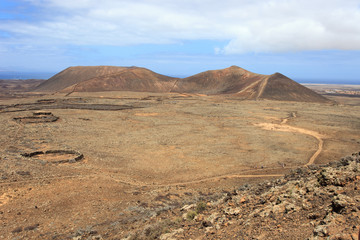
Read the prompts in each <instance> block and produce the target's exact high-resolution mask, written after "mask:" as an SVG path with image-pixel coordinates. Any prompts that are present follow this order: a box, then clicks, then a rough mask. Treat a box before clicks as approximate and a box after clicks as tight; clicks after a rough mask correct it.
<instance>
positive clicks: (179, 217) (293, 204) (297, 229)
mask: <svg viewBox="0 0 360 240" xmlns="http://www.w3.org/2000/svg"><path fill="white" fill-rule="evenodd" d="M359 154H360V153H354V154H352V155H351V156H348V157H345V158H342V159H341V160H340V161H338V162H333V163H329V164H327V165H324V166H315V165H310V166H309V167H303V168H298V169H296V170H294V171H292V172H291V173H290V174H288V175H286V176H285V177H283V178H280V179H277V180H274V181H266V182H263V183H260V184H256V185H254V186H250V185H243V186H241V187H239V188H237V189H235V190H234V191H232V192H227V193H223V194H222V195H219V198H217V199H212V200H211V199H207V198H206V197H203V199H198V201H197V202H193V203H190V204H187V205H184V206H182V207H178V208H172V209H169V210H167V211H163V212H158V213H157V214H158V215H156V214H155V215H154V216H152V217H150V218H149V219H147V220H143V223H142V225H143V226H144V227H143V228H141V227H140V228H139V229H136V230H134V231H129V233H128V235H127V237H125V238H123V239H128V240H130V239H162V240H165V239H168V240H169V239H339V240H340V239H344V240H345V239H348V240H351V239H353V240H355V239H358V232H359V226H360V190H359V187H358V183H359V180H360V157H359ZM212 197H214V196H213V195H212ZM97 237H98V238H99V239H101V238H104V239H108V238H110V239H116V233H110V232H109V234H108V235H106V234H105V235H104V236H97ZM74 239H96V238H95V237H93V238H91V235H89V233H85V234H84V235H81V234H80V235H79V236H76V237H74Z"/></svg>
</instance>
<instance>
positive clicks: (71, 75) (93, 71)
mask: <svg viewBox="0 0 360 240" xmlns="http://www.w3.org/2000/svg"><path fill="white" fill-rule="evenodd" d="M124 69H126V68H125V67H113V66H86V67H83V66H79V67H69V68H67V69H65V70H63V71H61V72H59V73H58V74H56V75H54V76H53V77H51V78H49V79H48V80H47V81H45V82H44V83H42V84H40V85H39V86H38V87H37V88H36V89H35V91H39V92H55V91H61V90H63V89H64V88H67V87H69V86H72V85H74V84H77V83H80V82H83V81H86V80H89V79H91V78H94V77H98V76H106V75H110V74H114V73H116V72H121V71H123V70H124Z"/></svg>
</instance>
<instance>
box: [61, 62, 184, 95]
mask: <svg viewBox="0 0 360 240" xmlns="http://www.w3.org/2000/svg"><path fill="white" fill-rule="evenodd" d="M176 80H177V78H172V77H167V76H164V75H161V74H157V73H155V72H152V71H150V70H148V69H145V68H137V67H132V68H126V69H124V70H122V71H120V72H117V73H114V74H111V75H103V76H97V77H94V78H91V79H89V80H86V81H82V82H79V83H76V84H74V85H72V86H69V87H67V88H65V89H63V90H62V91H63V92H98V91H133V92H169V89H171V88H172V87H173V85H174V83H175V82H176Z"/></svg>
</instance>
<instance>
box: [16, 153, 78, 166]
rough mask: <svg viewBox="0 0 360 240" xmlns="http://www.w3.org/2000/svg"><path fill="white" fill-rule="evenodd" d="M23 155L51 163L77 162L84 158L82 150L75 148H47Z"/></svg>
mask: <svg viewBox="0 0 360 240" xmlns="http://www.w3.org/2000/svg"><path fill="white" fill-rule="evenodd" d="M21 156H23V157H28V158H36V159H38V160H43V161H46V162H49V163H75V162H78V161H80V160H81V159H83V158H84V155H83V154H82V153H80V152H77V151H73V150H47V151H36V152H31V153H23V154H21Z"/></svg>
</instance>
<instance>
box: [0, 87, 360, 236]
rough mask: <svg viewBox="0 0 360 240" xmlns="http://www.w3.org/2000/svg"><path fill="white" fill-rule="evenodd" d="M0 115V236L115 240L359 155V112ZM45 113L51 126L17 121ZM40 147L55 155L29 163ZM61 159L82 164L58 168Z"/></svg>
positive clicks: (76, 104)
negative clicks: (252, 186)
mask: <svg viewBox="0 0 360 240" xmlns="http://www.w3.org/2000/svg"><path fill="white" fill-rule="evenodd" d="M352 101H353V99H352ZM352 103H353V102H352ZM0 107H1V110H0V122H1V133H2V134H1V135H0V152H1V156H0V158H1V159H0V169H1V173H0V174H1V182H0V213H1V214H0V219H1V225H0V232H1V233H0V238H2V239H16V237H18V238H27V239H67V238H70V239H71V237H76V236H78V235H81V234H79V233H81V232H88V233H91V232H93V233H94V234H95V235H96V234H100V235H101V236H107V237H108V238H109V239H120V238H122V237H125V236H127V234H128V233H129V232H130V231H132V230H136V229H137V228H140V227H141V226H142V221H145V220H144V219H151V218H152V219H154V221H156V218H157V211H169V209H171V208H172V206H182V205H184V204H186V203H187V202H192V201H196V200H197V199H202V198H204V197H208V198H211V197H214V198H215V196H216V194H218V193H221V192H222V191H232V190H233V189H236V188H238V187H239V186H241V185H243V184H249V183H254V182H259V181H263V180H264V179H269V178H276V177H278V176H281V175H283V174H285V173H287V172H288V171H289V170H290V169H294V168H296V167H299V166H304V165H308V164H312V163H315V164H323V163H327V162H331V161H334V160H338V159H339V158H341V157H343V156H345V155H347V154H349V153H352V152H355V151H358V150H359V147H360V117H359V114H358V113H359V112H360V105H359V104H352V105H344V104H337V103H303V102H291V101H287V102H286V101H271V100H258V101H257V100H241V99H239V98H236V97H232V96H230V95H220V96H205V95H199V94H180V93H144V92H143V93H139V92H138V93H135V92H97V93H72V94H70V95H69V94H60V93H57V94H52V95H46V96H38V97H36V96H31V97H28V98H17V99H4V100H0ZM50 112H51V114H52V115H53V116H56V117H58V119H57V120H56V121H54V122H35V123H28V122H27V121H26V117H32V116H34V115H33V114H34V113H35V114H50ZM23 117H25V120H24V121H21V120H20V121H19V118H23ZM16 119H17V120H16ZM29 119H31V118H29ZM44 119H46V117H45V118H44ZM48 150H64V153H63V154H61V153H58V154H51V153H49V154H37V155H36V154H34V156H30V155H32V154H31V153H34V152H35V153H36V152H41V153H46V151H48ZM70 150H71V151H75V152H76V153H77V154H83V156H84V158H82V159H79V160H78V161H75V160H73V159H72V160H69V161H68V162H66V161H65V162H57V160H59V159H62V160H63V159H65V160H66V159H70V158H72V156H70V155H71V154H69V152H66V151H70ZM26 154H28V155H26ZM90 235H91V234H90ZM78 239H82V238H78ZM84 239H85V238H84ZM105 239H107V238H105Z"/></svg>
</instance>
